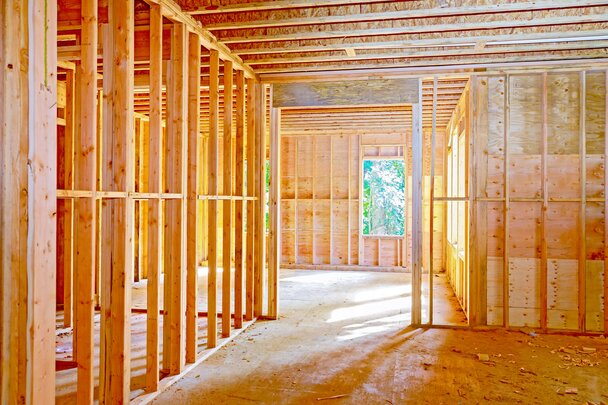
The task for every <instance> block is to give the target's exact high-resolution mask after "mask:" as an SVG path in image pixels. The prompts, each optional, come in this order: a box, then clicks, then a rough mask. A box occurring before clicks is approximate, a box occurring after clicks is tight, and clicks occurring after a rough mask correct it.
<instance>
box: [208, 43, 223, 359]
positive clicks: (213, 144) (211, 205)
mask: <svg viewBox="0 0 608 405" xmlns="http://www.w3.org/2000/svg"><path fill="white" fill-rule="evenodd" d="M210 52H211V56H210V60H209V63H210V67H209V148H208V150H209V158H208V163H209V175H208V176H207V178H208V182H209V190H208V191H209V194H211V195H217V194H218V181H217V176H218V152H219V149H218V136H219V134H218V110H219V104H218V98H219V92H218V87H219V78H218V76H219V68H220V57H219V53H218V51H217V50H214V49H212V50H211V51H210ZM217 203H218V202H217V200H209V202H208V203H207V204H208V209H209V214H208V226H209V229H208V232H209V239H208V242H209V247H208V267H209V275H208V281H207V308H208V309H207V312H208V316H207V348H209V349H211V348H213V347H215V346H216V345H217V215H218V207H217Z"/></svg>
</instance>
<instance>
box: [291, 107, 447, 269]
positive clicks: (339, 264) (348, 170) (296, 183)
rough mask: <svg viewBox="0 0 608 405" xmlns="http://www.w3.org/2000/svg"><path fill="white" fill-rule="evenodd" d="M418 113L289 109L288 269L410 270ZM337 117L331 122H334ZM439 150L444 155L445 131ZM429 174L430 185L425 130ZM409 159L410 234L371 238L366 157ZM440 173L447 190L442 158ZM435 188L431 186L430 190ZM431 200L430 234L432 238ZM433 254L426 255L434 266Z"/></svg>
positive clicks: (438, 255) (438, 262)
mask: <svg viewBox="0 0 608 405" xmlns="http://www.w3.org/2000/svg"><path fill="white" fill-rule="evenodd" d="M410 117H411V112H410V110H409V109H408V110H406V108H405V107H404V108H399V109H395V108H375V109H365V108H363V109H361V108H360V109H356V108H352V109H338V110H336V109H334V110H330V109H326V110H314V111H310V110H309V111H304V110H288V109H285V110H283V111H282V128H281V133H282V140H281V142H282V144H281V151H282V153H281V170H282V172H281V185H282V193H281V215H282V216H281V219H282V223H281V229H282V234H281V237H282V255H281V260H282V265H283V266H284V267H300V268H308V267H311V268H312V267H324V268H327V267H328V266H329V267H331V266H334V268H348V266H352V268H357V266H373V267H375V268H381V269H398V268H406V269H409V267H410V263H411V257H410V256H411V253H410V252H411V215H410V213H411V187H410V184H411V167H410V166H411V165H410V163H409V162H410V161H411V141H410V137H411V118H410ZM328 121H331V124H329V123H328ZM437 139H438V141H437V143H436V148H437V151H438V154H439V155H441V156H442V153H443V152H442V150H443V146H442V145H443V131H439V132H438V136H437ZM424 142H425V145H424V152H425V153H424V162H425V164H424V176H425V179H424V181H425V184H426V185H429V184H430V179H429V176H430V150H431V130H430V129H429V128H424ZM377 158H398V159H403V160H404V162H405V170H406V179H405V183H406V184H405V189H406V206H405V220H406V226H405V228H404V229H405V236H404V237H398V236H367V235H365V236H364V235H362V234H361V233H360V229H361V227H362V221H363V220H362V218H361V215H360V213H361V212H362V211H361V210H362V201H361V200H360V189H361V187H362V182H361V181H362V180H361V175H362V164H363V160H364V159H377ZM439 168H440V170H439V171H436V174H437V176H436V177H435V185H436V187H439V188H441V184H442V181H441V179H442V177H443V173H442V171H441V168H442V163H439ZM427 189H428V188H427ZM429 215H430V211H429V209H428V204H427V206H426V209H425V210H424V216H425V221H424V224H425V228H424V237H425V238H426V240H428V238H429V237H430V232H429V225H430V223H429ZM435 216H436V219H437V220H436V221H435V222H434V227H435V229H436V233H435V239H436V241H437V243H436V246H437V248H436V249H435V250H434V257H435V268H436V269H441V268H442V267H443V266H442V250H443V249H442V246H441V243H440V242H441V240H442V233H443V224H442V220H443V215H442V214H440V213H439V212H437V211H436V212H435ZM428 260H429V257H428V255H426V256H425V257H424V262H425V264H424V265H425V267H427V263H428Z"/></svg>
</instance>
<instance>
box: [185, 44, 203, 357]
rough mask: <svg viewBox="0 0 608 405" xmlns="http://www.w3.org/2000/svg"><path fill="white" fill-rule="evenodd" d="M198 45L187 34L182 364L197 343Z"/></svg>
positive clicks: (199, 77) (199, 53) (193, 352)
mask: <svg viewBox="0 0 608 405" xmlns="http://www.w3.org/2000/svg"><path fill="white" fill-rule="evenodd" d="M200 71H201V43H200V40H199V37H198V35H195V34H192V33H190V34H189V41H188V72H189V74H188V166H187V167H188V170H187V176H188V187H187V192H188V220H187V221H186V224H187V232H186V234H187V248H186V251H187V258H186V261H187V264H186V271H187V280H186V362H188V363H194V362H195V361H196V352H197V340H198V333H197V330H198V325H197V321H198V312H197V311H198V309H197V288H198V283H197V281H198V264H199V262H200V258H199V257H198V240H199V238H200V235H199V234H198V232H197V229H198V213H197V211H198V209H197V206H198V200H197V195H198V194H200V193H201V179H200V177H201V176H200V174H201V171H200V170H199V164H200V162H199V156H200V155H201V143H200V142H199V138H200V109H199V108H198V106H199V104H200V98H201V91H200V82H201V76H200V74H197V73H198V72H200Z"/></svg>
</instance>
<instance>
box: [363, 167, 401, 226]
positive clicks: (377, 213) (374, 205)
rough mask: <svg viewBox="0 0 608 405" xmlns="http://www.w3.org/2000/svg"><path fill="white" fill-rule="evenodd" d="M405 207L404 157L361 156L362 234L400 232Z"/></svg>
mask: <svg viewBox="0 0 608 405" xmlns="http://www.w3.org/2000/svg"><path fill="white" fill-rule="evenodd" d="M404 207H405V165H404V163H403V160H402V159H374V160H364V161H363V235H383V236H403V229H404V222H405V216H404Z"/></svg>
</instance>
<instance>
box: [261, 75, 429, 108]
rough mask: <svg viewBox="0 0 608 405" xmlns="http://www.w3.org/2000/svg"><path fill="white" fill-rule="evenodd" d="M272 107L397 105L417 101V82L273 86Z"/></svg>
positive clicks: (288, 84) (318, 83)
mask: <svg viewBox="0 0 608 405" xmlns="http://www.w3.org/2000/svg"><path fill="white" fill-rule="evenodd" d="M273 91H274V96H273V102H272V106H273V107H275V108H283V107H336V106H354V105H366V106H369V105H400V104H410V103H413V102H417V101H418V92H419V91H418V79H384V80H366V81H335V82H317V83H277V84H275V85H274V90H273Z"/></svg>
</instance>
